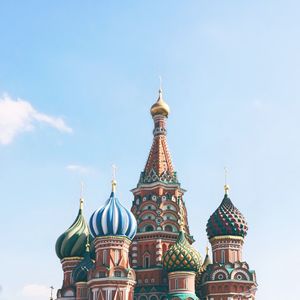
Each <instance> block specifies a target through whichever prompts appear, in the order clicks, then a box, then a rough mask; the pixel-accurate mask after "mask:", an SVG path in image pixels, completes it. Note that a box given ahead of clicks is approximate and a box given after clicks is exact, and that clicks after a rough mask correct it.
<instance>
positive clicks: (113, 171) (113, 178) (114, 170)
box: [111, 165, 117, 193]
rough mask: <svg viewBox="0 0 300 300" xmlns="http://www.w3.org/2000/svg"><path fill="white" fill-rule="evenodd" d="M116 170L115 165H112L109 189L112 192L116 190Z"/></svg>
mask: <svg viewBox="0 0 300 300" xmlns="http://www.w3.org/2000/svg"><path fill="white" fill-rule="evenodd" d="M116 170H117V167H116V166H115V165H112V181H111V191H112V192H113V193H114V192H115V191H116V187H117V181H116Z"/></svg>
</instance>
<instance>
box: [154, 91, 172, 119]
mask: <svg viewBox="0 0 300 300" xmlns="http://www.w3.org/2000/svg"><path fill="white" fill-rule="evenodd" d="M150 112H151V115H152V117H153V116H155V115H163V116H165V117H168V115H169V112H170V107H169V105H168V104H167V103H166V102H165V101H164V99H163V97H162V90H161V89H159V96H158V99H157V101H156V102H155V103H154V104H153V105H152V106H151V109H150Z"/></svg>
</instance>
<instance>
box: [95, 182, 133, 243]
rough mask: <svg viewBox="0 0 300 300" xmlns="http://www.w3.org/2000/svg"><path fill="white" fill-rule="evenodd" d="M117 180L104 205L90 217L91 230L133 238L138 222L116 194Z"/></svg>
mask: <svg viewBox="0 0 300 300" xmlns="http://www.w3.org/2000/svg"><path fill="white" fill-rule="evenodd" d="M115 186H116V182H115V181H113V182H112V187H113V188H112V192H111V194H110V197H109V199H108V200H107V201H106V202H105V204H104V206H103V207H100V208H99V209H97V210H96V211H95V212H94V213H93V214H92V216H91V218H90V231H91V234H92V235H93V236H94V237H97V236H126V237H127V238H129V239H130V240H132V239H133V238H134V236H135V234H136V229H137V223H136V219H135V217H134V215H133V214H132V212H131V211H130V210H128V209H127V208H125V207H124V206H123V205H122V204H121V203H120V201H119V200H118V199H117V198H116V196H115Z"/></svg>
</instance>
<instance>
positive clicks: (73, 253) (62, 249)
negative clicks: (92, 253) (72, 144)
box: [55, 199, 93, 259]
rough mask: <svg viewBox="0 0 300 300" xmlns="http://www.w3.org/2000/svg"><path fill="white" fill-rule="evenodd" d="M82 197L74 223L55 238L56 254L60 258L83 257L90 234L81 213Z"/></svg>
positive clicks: (90, 237)
mask: <svg viewBox="0 0 300 300" xmlns="http://www.w3.org/2000/svg"><path fill="white" fill-rule="evenodd" d="M82 209H83V199H80V208H79V212H78V215H77V217H76V219H75V221H74V223H73V224H72V225H71V226H70V227H69V228H68V229H67V230H66V231H65V232H64V233H63V234H62V235H61V236H60V237H59V238H58V239H57V241H56V245H55V251H56V255H57V256H58V257H59V258H60V259H63V258H66V257H84V254H85V247H86V244H87V240H88V238H89V240H90V241H92V239H93V238H92V236H91V234H90V231H89V227H88V225H87V223H86V221H85V219H84V217H83V214H82Z"/></svg>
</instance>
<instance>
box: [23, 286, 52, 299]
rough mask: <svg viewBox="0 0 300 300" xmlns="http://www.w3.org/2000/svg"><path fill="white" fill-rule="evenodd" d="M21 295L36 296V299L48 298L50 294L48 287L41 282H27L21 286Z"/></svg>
mask: <svg viewBox="0 0 300 300" xmlns="http://www.w3.org/2000/svg"><path fill="white" fill-rule="evenodd" d="M21 294H22V296H25V297H31V298H34V297H36V298H37V299H41V297H43V298H45V299H48V298H49V296H50V287H48V286H46V285H42V284H35V283H33V284H27V285H25V286H24V287H23V289H22V292H21ZM53 295H55V292H53Z"/></svg>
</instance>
